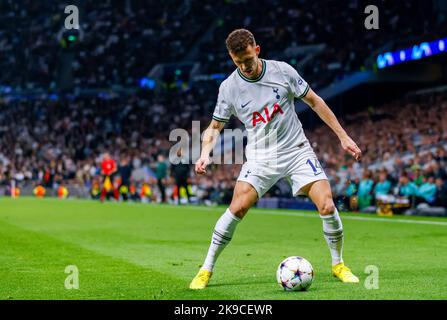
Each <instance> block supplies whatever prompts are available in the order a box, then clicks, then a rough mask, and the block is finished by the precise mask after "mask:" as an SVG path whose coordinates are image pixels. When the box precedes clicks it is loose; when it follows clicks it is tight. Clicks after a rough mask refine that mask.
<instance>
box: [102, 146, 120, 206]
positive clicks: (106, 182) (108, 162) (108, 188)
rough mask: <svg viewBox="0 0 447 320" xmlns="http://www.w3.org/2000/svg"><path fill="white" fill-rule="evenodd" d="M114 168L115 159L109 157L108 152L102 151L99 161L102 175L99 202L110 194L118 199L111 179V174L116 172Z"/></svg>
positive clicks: (115, 166) (115, 167)
mask: <svg viewBox="0 0 447 320" xmlns="http://www.w3.org/2000/svg"><path fill="white" fill-rule="evenodd" d="M116 170H117V165H116V161H115V160H113V159H112V158H111V157H110V154H109V153H108V152H106V153H104V155H103V157H102V161H101V174H102V177H103V185H102V189H101V196H100V200H101V202H104V200H105V198H106V196H107V197H109V196H110V195H113V197H114V198H115V200H118V197H119V194H118V190H117V189H116V188H115V187H114V185H113V183H112V180H111V178H112V175H113V174H114V173H115V172H116Z"/></svg>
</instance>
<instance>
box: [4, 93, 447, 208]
mask: <svg viewBox="0 0 447 320" xmlns="http://www.w3.org/2000/svg"><path fill="white" fill-rule="evenodd" d="M173 94H174V93H173V92H169V94H168V93H167V94H166V95H165V96H163V95H154V94H152V93H145V94H140V95H134V96H130V97H127V98H124V97H122V96H119V97H109V98H104V97H102V98H99V97H90V98H88V97H84V98H72V99H68V98H59V99H55V98H53V99H47V100H39V99H36V100H25V101H23V100H11V101H5V100H2V101H0V111H1V112H0V132H1V139H0V181H1V183H2V185H3V186H4V187H5V188H6V189H5V190H8V187H9V185H10V182H11V180H14V181H16V183H17V185H18V186H26V185H33V186H37V185H42V186H44V187H46V188H48V189H56V188H57V187H58V186H59V185H60V184H63V185H76V186H80V187H82V188H85V189H88V190H93V189H95V188H96V191H95V195H96V196H99V193H100V192H101V190H98V188H99V189H101V181H102V180H101V174H102V169H101V161H102V157H103V155H104V154H105V153H109V152H110V153H111V157H112V158H113V159H115V161H116V162H117V170H116V174H115V175H114V176H113V177H112V181H111V183H112V184H114V185H115V189H117V190H118V189H119V186H120V184H121V182H120V178H121V176H122V174H121V169H122V167H123V166H125V165H127V164H128V165H130V166H131V169H130V171H131V173H130V174H129V175H130V177H129V180H130V182H129V183H127V187H128V188H129V187H130V186H131V185H132V188H133V190H134V193H139V194H141V190H142V188H146V189H148V188H149V189H150V194H151V196H150V197H148V200H151V201H162V200H165V201H171V200H173V199H174V198H175V200H176V201H177V200H179V197H178V194H179V191H180V194H181V195H183V196H185V197H184V198H186V191H185V190H181V189H180V190H178V189H176V185H177V184H176V180H177V179H176V177H175V176H174V172H175V171H176V169H174V167H173V166H171V165H170V164H169V161H168V156H169V150H170V148H171V146H172V145H173V143H174V142H169V141H168V135H169V131H168V130H167V128H169V129H170V130H172V129H175V128H185V129H187V130H189V131H190V128H191V121H193V120H201V123H202V127H201V128H202V130H203V129H204V128H205V126H206V124H207V121H209V117H208V116H206V115H209V114H211V111H212V108H213V103H214V102H213V101H208V99H207V98H205V97H206V96H207V95H206V94H205V95H203V96H201V94H200V93H199V92H196V91H195V90H190V91H188V92H180V91H178V92H177V93H176V96H175V99H173ZM201 97H202V98H201ZM213 100H214V99H213ZM201 103H203V104H201ZM180 109H181V110H182V113H178V110H180ZM171 115H173V116H171ZM427 115H428V116H427ZM397 118H399V121H400V123H401V124H402V125H399V126H396V121H397ZM342 122H343V124H344V126H345V128H346V130H347V131H348V132H349V133H350V134H351V135H352V136H353V137H355V138H356V139H357V141H358V144H359V146H361V148H362V149H363V152H364V156H363V159H362V161H361V162H360V163H358V162H355V161H354V160H353V159H351V158H350V157H349V156H348V155H346V154H344V153H343V152H341V149H340V147H339V146H338V144H334V143H333V142H334V141H335V139H336V137H335V135H332V134H328V130H327V128H326V127H325V126H322V127H318V128H316V129H314V130H312V131H310V132H307V136H308V138H309V140H310V141H311V142H312V144H313V147H314V149H315V151H316V153H317V154H318V156H319V158H320V161H321V163H322V165H323V167H324V168H325V170H326V172H327V174H328V176H329V177H330V179H331V183H332V185H333V189H334V196H335V197H336V198H338V199H339V200H340V201H341V203H343V204H345V205H346V206H348V207H349V206H350V205H349V203H348V202H349V200H347V199H349V198H350V197H352V196H359V207H360V209H362V208H364V207H367V206H370V205H372V204H373V203H374V199H375V198H376V196H377V195H378V194H395V195H405V196H411V197H414V198H415V199H416V200H417V201H418V202H421V201H423V202H426V203H429V204H431V205H441V206H446V195H447V193H446V187H447V184H446V182H447V176H446V169H447V151H446V147H447V146H446V145H445V141H447V94H445V93H444V94H431V95H430V94H429V95H424V96H414V97H408V98H406V99H403V100H399V101H395V102H390V103H387V104H385V105H383V106H381V107H377V108H374V109H369V110H368V111H362V112H358V113H356V114H352V115H348V116H346V117H344V118H342ZM234 125H235V126H238V124H237V122H236V121H233V126H234ZM161 163H163V165H160V164H161ZM192 169H193V168H192V166H190V167H189V168H188V169H187V170H183V174H185V175H186V178H185V179H187V181H188V185H189V187H188V191H189V194H191V195H192V196H193V198H192V199H195V201H200V202H207V203H227V202H229V201H230V199H231V196H232V188H233V187H234V183H235V179H236V178H237V174H238V172H239V170H240V165H215V166H213V168H212V169H211V170H210V172H209V173H208V174H207V175H205V176H195V175H194V174H193V172H192ZM280 185H281V184H280ZM408 185H409V186H408ZM161 189H164V190H163V194H162V192H160V191H161ZM138 190H140V191H138ZM146 191H147V190H146ZM7 192H8V191H7ZM9 192H10V191H9ZM126 192H130V191H129V190H127V191H126ZM146 193H147V192H146ZM147 194H149V193H147ZM266 196H290V190H289V189H288V188H287V187H286V188H284V187H280V188H278V187H276V188H273V189H272V190H271V192H270V193H268V194H267V195H266ZM126 197H127V196H126ZM117 198H118V197H117ZM128 198H131V197H128ZM133 198H138V197H133ZM347 201H348V202H347Z"/></svg>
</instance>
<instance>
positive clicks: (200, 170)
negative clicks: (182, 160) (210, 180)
mask: <svg viewBox="0 0 447 320" xmlns="http://www.w3.org/2000/svg"><path fill="white" fill-rule="evenodd" d="M210 163H211V160H210V158H209V157H200V158H199V160H197V161H196V169H195V170H196V173H197V174H205V173H206V167H207V166H208V165H209V164H210Z"/></svg>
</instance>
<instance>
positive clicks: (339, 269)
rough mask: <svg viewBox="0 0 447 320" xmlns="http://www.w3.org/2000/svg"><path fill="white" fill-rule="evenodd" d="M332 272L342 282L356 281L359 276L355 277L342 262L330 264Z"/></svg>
mask: <svg viewBox="0 0 447 320" xmlns="http://www.w3.org/2000/svg"><path fill="white" fill-rule="evenodd" d="M332 274H333V275H334V277H337V278H338V279H340V280H341V281H342V282H345V283H358V282H359V278H357V277H356V276H355V275H354V274H353V273H352V271H351V269H349V268H348V267H347V266H345V264H344V263H343V262H341V263H339V264H336V265H335V266H332Z"/></svg>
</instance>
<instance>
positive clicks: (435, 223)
mask: <svg viewBox="0 0 447 320" xmlns="http://www.w3.org/2000/svg"><path fill="white" fill-rule="evenodd" d="M183 208H188V209H195V210H199V211H214V210H216V208H212V207H210V208H204V207H196V208H194V207H183ZM258 210H259V209H254V210H253V209H252V210H251V211H250V212H252V213H254V214H271V215H282V216H293V217H304V218H320V216H319V215H318V214H310V213H303V212H283V211H264V210H262V211H258ZM341 218H342V220H360V221H380V222H395V223H410V224H428V225H437V226H447V222H443V221H429V220H406V219H388V218H369V217H353V216H346V215H341Z"/></svg>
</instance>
